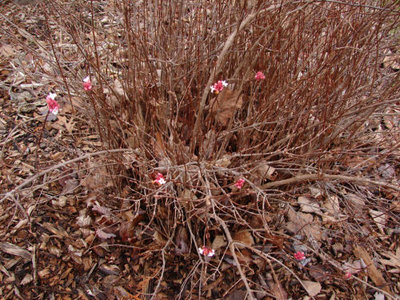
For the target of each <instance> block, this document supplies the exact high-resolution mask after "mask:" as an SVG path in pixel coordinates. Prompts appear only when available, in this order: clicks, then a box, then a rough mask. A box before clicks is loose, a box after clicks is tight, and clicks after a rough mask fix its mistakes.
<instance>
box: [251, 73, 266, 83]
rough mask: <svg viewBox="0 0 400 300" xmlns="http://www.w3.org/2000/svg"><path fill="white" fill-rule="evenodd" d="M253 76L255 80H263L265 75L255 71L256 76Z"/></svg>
mask: <svg viewBox="0 0 400 300" xmlns="http://www.w3.org/2000/svg"><path fill="white" fill-rule="evenodd" d="M254 78H255V80H257V81H261V80H264V79H265V75H264V73H263V72H257V73H256V76H255V77H254Z"/></svg>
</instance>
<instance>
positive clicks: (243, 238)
mask: <svg viewBox="0 0 400 300" xmlns="http://www.w3.org/2000/svg"><path fill="white" fill-rule="evenodd" d="M232 238H233V240H234V241H237V242H240V243H242V244H245V245H247V246H252V245H253V244H254V239H253V236H252V235H251V233H250V232H249V231H248V230H242V231H238V232H236V233H235V234H234V235H233V237H232ZM237 247H238V248H239V249H242V248H243V246H239V245H238V246H237Z"/></svg>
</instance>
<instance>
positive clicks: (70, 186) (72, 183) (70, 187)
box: [61, 178, 79, 195]
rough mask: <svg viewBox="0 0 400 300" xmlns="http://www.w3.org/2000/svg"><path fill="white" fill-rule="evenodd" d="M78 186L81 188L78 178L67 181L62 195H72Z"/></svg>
mask: <svg viewBox="0 0 400 300" xmlns="http://www.w3.org/2000/svg"><path fill="white" fill-rule="evenodd" d="M78 186H79V180H78V179H76V178H71V179H68V180H65V185H64V188H63V190H62V192H61V195H68V194H72V193H73V192H74V190H75V189H76V188H77V187H78Z"/></svg>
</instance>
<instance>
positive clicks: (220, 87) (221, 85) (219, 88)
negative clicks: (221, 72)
mask: <svg viewBox="0 0 400 300" xmlns="http://www.w3.org/2000/svg"><path fill="white" fill-rule="evenodd" d="M227 86H228V83H227V82H226V81H225V80H218V82H216V83H214V84H213V85H212V86H211V87H210V88H211V93H215V94H218V93H219V92H221V91H222V90H223V89H224V88H225V87H227Z"/></svg>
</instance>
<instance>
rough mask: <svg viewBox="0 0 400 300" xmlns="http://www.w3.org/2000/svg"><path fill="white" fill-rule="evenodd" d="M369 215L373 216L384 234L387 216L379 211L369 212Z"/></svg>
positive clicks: (371, 210)
mask: <svg viewBox="0 0 400 300" xmlns="http://www.w3.org/2000/svg"><path fill="white" fill-rule="evenodd" d="M369 214H370V215H371V217H372V219H373V220H374V222H375V224H376V226H378V228H379V230H380V231H381V233H384V229H385V226H386V220H387V215H386V214H385V213H383V212H381V211H378V210H373V209H370V210H369Z"/></svg>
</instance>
